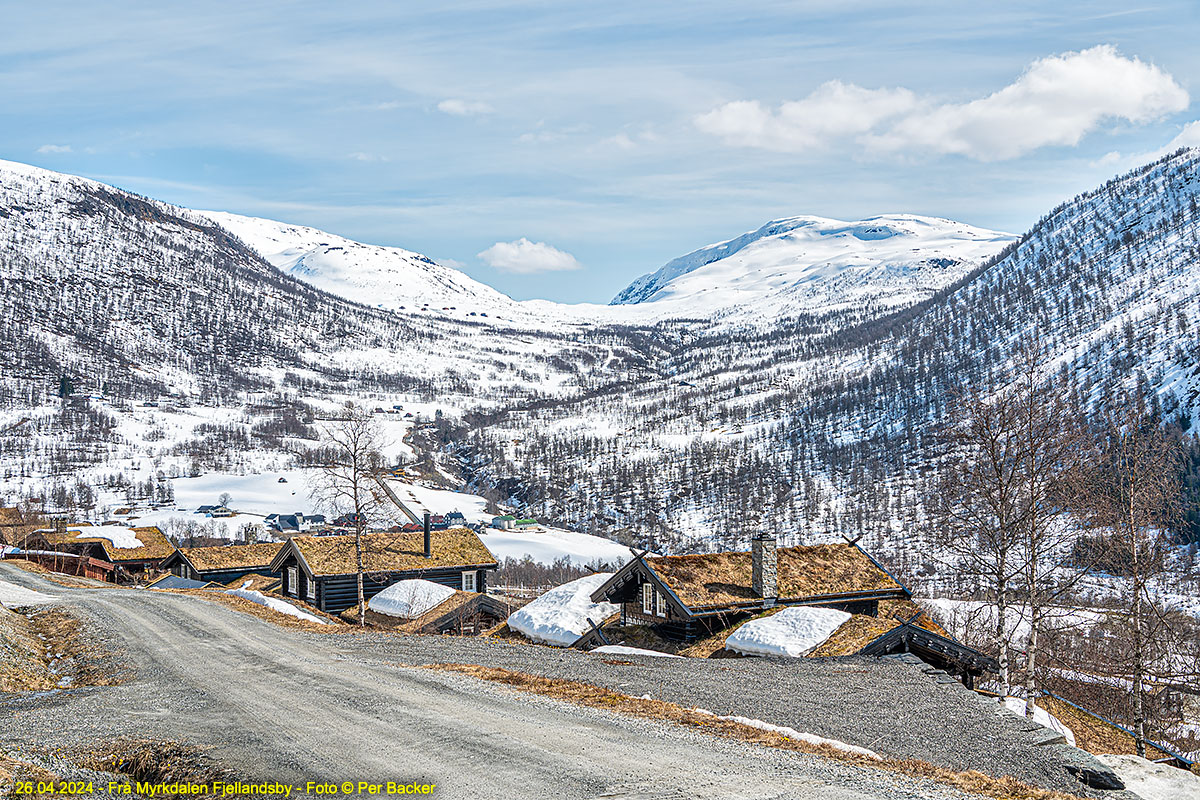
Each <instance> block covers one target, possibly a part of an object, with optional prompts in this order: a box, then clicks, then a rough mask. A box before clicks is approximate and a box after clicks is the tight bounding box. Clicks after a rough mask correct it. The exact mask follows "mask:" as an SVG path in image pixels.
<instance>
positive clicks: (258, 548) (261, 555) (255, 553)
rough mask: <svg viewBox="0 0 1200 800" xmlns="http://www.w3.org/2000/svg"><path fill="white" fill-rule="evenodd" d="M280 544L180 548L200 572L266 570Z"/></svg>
mask: <svg viewBox="0 0 1200 800" xmlns="http://www.w3.org/2000/svg"><path fill="white" fill-rule="evenodd" d="M282 547H283V543H282V542H263V543H259V544H231V545H224V546H217V547H181V548H179V552H180V553H181V554H182V555H185V556H187V559H188V561H190V562H192V566H193V567H195V568H196V569H197V570H199V571H200V572H211V571H214V570H226V569H254V568H258V567H262V568H264V569H265V568H266V567H267V566H269V565H270V563H271V562H272V561H273V560H274V559H275V556H277V555H279V551H280V549H281V548H282Z"/></svg>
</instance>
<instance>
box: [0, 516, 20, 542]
mask: <svg viewBox="0 0 1200 800" xmlns="http://www.w3.org/2000/svg"><path fill="white" fill-rule="evenodd" d="M25 528H26V524H25V515H24V514H22V513H21V509H19V508H17V507H16V506H6V507H3V508H0V545H12V546H17V545H19V544H20V543H21V540H22V539H23V538H24V534H25V532H26V531H25Z"/></svg>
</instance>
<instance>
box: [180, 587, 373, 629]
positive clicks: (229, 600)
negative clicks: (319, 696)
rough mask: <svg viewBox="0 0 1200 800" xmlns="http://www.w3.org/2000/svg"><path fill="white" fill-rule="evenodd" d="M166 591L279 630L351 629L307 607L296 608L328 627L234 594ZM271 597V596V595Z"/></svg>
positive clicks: (201, 591)
mask: <svg viewBox="0 0 1200 800" xmlns="http://www.w3.org/2000/svg"><path fill="white" fill-rule="evenodd" d="M166 591H173V592H178V593H179V594H190V595H192V596H194V597H201V598H204V599H205V600H211V601H213V602H214V603H220V604H221V605H223V606H228V607H229V608H232V609H233V610H235V611H241V612H242V613H243V614H250V615H251V616H255V617H258V618H259V619H261V620H264V621H266V622H270V623H271V624H272V625H277V626H279V627H280V628H290V629H292V630H299V631H307V632H309V633H349V632H350V631H351V630H352V628H350V626H348V625H343V624H342V621H341V620H339V619H338V618H337V617H333V616H330V615H329V614H326V613H325V612H323V611H320V610H318V609H315V608H310V607H307V606H296V607H297V608H299V609H300V610H301V611H303V612H305V613H307V614H312V615H313V616H314V617H319V618H320V619H324V620H327V621H328V622H329V624H328V625H320V624H318V623H316V622H309V621H308V620H304V619H300V618H299V617H293V616H292V615H291V614H284V613H283V612H282V611H276V610H275V609H273V608H267V607H266V606H261V605H259V604H258V603H255V602H253V601H250V600H247V599H246V598H244V597H238V596H237V595H235V594H225V593H224V592H221V591H209V590H206V589H167V590H166ZM272 596H273V595H272ZM279 599H280V600H285V601H286V602H288V603H292V600H291V599H286V598H282V597H281V598H279ZM293 605H295V604H294V603H293Z"/></svg>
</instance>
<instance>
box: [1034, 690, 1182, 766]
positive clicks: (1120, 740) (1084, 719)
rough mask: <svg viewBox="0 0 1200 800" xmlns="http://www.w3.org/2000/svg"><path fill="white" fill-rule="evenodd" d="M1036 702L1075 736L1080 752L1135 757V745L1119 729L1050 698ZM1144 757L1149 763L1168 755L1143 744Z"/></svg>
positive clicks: (1152, 746)
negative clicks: (1144, 746) (1144, 748)
mask: <svg viewBox="0 0 1200 800" xmlns="http://www.w3.org/2000/svg"><path fill="white" fill-rule="evenodd" d="M1037 702H1038V705H1039V706H1041V707H1042V708H1044V709H1045V710H1046V711H1047V712H1049V713H1050V714H1051V715H1053V716H1054V717H1057V718H1058V719H1059V720H1061V721H1062V723H1063V724H1064V725H1066V726H1067V727H1068V728H1070V729H1071V732H1072V733H1073V734H1075V744H1076V746H1077V747H1079V748H1080V749H1082V750H1086V751H1088V752H1089V753H1093V754H1095V755H1103V754H1108V753H1112V754H1115V755H1130V756H1132V755H1137V743H1136V742H1135V741H1134V738H1133V737H1132V736H1130V735H1129V734H1128V733H1126V732H1125V731H1123V730H1121V729H1120V728H1117V727H1115V726H1113V725H1109V724H1108V723H1107V722H1105V721H1104V720H1102V719H1097V718H1096V717H1094V716H1092V715H1091V714H1088V713H1087V712H1085V711H1081V710H1079V709H1078V708H1075V706H1073V705H1071V704H1069V703H1064V702H1062V701H1061V700H1058V699H1057V698H1054V697H1041V698H1039V699H1038V701H1037ZM1146 757H1147V758H1149V759H1151V760H1153V759H1156V758H1169V757H1170V754H1168V753H1164V752H1162V751H1161V750H1159V749H1158V748H1156V747H1155V746H1154V745H1152V744H1150V743H1147V744H1146Z"/></svg>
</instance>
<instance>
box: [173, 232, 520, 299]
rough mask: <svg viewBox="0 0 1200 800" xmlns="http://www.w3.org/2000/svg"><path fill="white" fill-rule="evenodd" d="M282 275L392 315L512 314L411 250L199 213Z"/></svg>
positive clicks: (478, 286) (497, 295) (486, 289)
mask: <svg viewBox="0 0 1200 800" xmlns="http://www.w3.org/2000/svg"><path fill="white" fill-rule="evenodd" d="M197 213H198V214H201V215H203V216H205V217H207V218H209V219H211V220H212V221H213V222H215V223H216V224H218V225H220V226H221V227H222V228H224V229H225V230H227V231H229V232H230V233H232V234H233V235H234V236H236V237H238V238H239V239H241V240H242V241H243V242H245V243H246V245H247V246H249V247H250V249H251V250H254V251H255V252H256V253H258V254H259V255H260V256H262V257H263V258H264V259H265V260H266V261H267V263H269V264H271V265H272V266H274V267H276V268H277V269H279V270H280V271H282V272H284V273H286V274H288V275H291V276H293V277H295V278H298V279H299V280H302V281H304V282H306V283H310V284H312V285H313V286H316V287H317V288H318V289H323V290H324V291H327V292H329V293H331V294H336V295H339V296H341V297H345V298H346V299H348V300H353V301H354V302H356V303H362V304H363V305H367V306H372V307H375V308H383V309H387V310H389V311H419V310H420V309H421V308H423V307H425V306H430V307H434V308H437V309H438V310H441V309H442V308H446V309H447V310H448V309H449V308H450V307H451V306H454V307H455V310H464V311H476V312H480V311H482V312H484V313H489V312H491V313H496V312H501V313H511V312H512V311H513V310H514V306H515V305H516V304H515V301H513V299H512V298H510V297H509V296H508V295H505V294H502V293H501V292H498V291H496V290H495V289H493V288H492V287H490V286H487V285H485V284H482V283H480V282H479V281H476V280H473V279H472V278H470V277H468V276H466V275H465V274H463V273H462V272H459V271H458V270H456V269H452V268H450V267H446V266H443V265H441V264H438V263H437V262H435V261H433V260H432V259H430V258H429V257H428V256H424V255H422V254H420V253H415V252H413V251H411V250H405V249H403V248H400V247H381V246H378V245H371V244H363V243H361V242H355V241H352V240H350V239H346V238H344V237H341V236H337V235H336V234H332V233H326V232H325V231H320V230H317V229H316V228H306V227H303V226H300V225H289V224H288V223H286V222H275V221H274V220H269V219H260V218H257V217H244V216H240V215H237V214H229V213H226V212H223V211H199V212H197Z"/></svg>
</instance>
